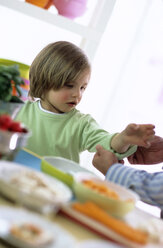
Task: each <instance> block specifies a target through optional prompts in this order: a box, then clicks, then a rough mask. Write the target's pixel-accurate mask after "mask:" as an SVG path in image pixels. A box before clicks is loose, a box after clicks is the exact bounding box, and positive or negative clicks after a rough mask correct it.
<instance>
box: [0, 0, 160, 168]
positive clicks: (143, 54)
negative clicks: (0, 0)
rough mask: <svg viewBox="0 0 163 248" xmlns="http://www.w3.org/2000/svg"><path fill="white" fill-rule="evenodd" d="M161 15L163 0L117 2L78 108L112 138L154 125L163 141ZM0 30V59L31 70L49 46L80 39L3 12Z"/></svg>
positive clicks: (86, 158)
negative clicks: (128, 127)
mask: <svg viewBox="0 0 163 248" xmlns="http://www.w3.org/2000/svg"><path fill="white" fill-rule="evenodd" d="M93 1H94V0H89V6H88V12H87V13H86V17H83V21H84V22H85V20H88V19H89V16H88V14H89V11H90V12H91V11H92V9H93V8H94V4H95V2H93ZM91 8H92V9H91ZM52 11H54V9H53V10H52ZM54 12H55V11H54ZM162 13H163V1H162V0H136V1H135V0H123V1H121V0H117V3H116V6H115V8H114V11H113V14H112V17H111V19H110V21H109V23H108V26H107V28H106V32H105V33H104V35H103V38H102V41H101V44H100V46H99V48H98V50H97V53H96V56H95V58H94V61H93V63H92V78H91V82H90V85H89V87H88V89H87V91H86V93H85V96H84V97H83V101H82V102H81V104H80V105H79V109H80V110H81V111H82V112H84V113H90V114H92V116H93V117H94V118H95V119H96V120H97V121H98V122H99V123H100V124H101V125H102V127H103V128H105V129H107V130H108V131H110V132H115V131H116V132H117V131H120V130H122V129H123V128H124V127H125V126H126V125H127V124H128V123H130V122H136V123H153V124H155V125H156V134H157V135H160V136H163V116H162V113H163V96H162V99H161V100H160V94H161V91H162V92H163V73H162V69H163V46H162V44H163V33H162V27H163V15H162ZM84 18H85V19H84ZM77 21H79V22H81V21H82V18H81V19H80V18H79V20H77ZM0 27H1V37H0V44H1V46H0V57H1V58H8V59H13V60H16V61H20V62H23V63H27V64H31V62H32V60H33V59H34V57H35V56H36V54H37V53H38V52H39V51H40V50H41V49H42V48H43V47H44V46H45V45H46V44H47V43H49V42H53V41H56V40H61V39H62V40H68V41H71V42H74V43H76V44H79V42H80V37H79V36H77V35H73V34H72V33H70V32H68V31H64V30H61V29H59V28H57V27H54V26H52V25H50V24H47V23H44V22H41V21H38V20H36V19H34V18H31V17H28V16H25V15H23V14H21V13H18V12H16V11H13V10H10V9H7V8H5V7H2V6H0ZM162 94H163V93H162ZM91 158H92V155H91V156H90V155H88V153H87V152H85V153H84V155H82V157H81V159H82V160H81V163H82V165H83V166H85V167H89V168H91Z"/></svg>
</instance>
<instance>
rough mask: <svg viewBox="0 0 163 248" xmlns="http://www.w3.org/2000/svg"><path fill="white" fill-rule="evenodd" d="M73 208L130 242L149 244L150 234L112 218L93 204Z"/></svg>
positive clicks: (75, 204) (78, 205) (86, 203)
mask: <svg viewBox="0 0 163 248" xmlns="http://www.w3.org/2000/svg"><path fill="white" fill-rule="evenodd" d="M72 208H74V209H75V210H77V211H79V212H81V213H83V214H85V215H87V216H89V217H91V218H93V219H94V220H96V221H99V222H100V223H102V224H103V225H105V226H107V227H109V228H110V229H112V230H114V231H115V232H117V233H118V234H120V235H121V236H123V237H125V238H126V239H128V240H131V241H133V242H135V243H138V244H142V245H145V244H146V243H147V242H148V234H147V233H146V232H143V231H141V230H138V229H135V228H133V227H131V226H129V225H128V224H126V223H125V222H123V221H121V220H118V219H116V218H114V217H112V216H110V215H109V214H107V213H106V212H105V211H104V210H103V209H101V208H100V207H98V206H97V205H96V204H94V203H93V202H85V203H79V202H75V203H73V204H72Z"/></svg>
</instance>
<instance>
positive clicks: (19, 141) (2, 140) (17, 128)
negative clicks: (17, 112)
mask: <svg viewBox="0 0 163 248" xmlns="http://www.w3.org/2000/svg"><path fill="white" fill-rule="evenodd" d="M30 136H31V132H30V131H29V130H28V129H27V128H26V127H25V126H24V125H23V124H22V123H20V122H16V121H14V120H12V118H11V117H10V115H8V114H2V115H0V159H7V160H13V159H14V157H15V156H16V154H17V152H18V151H19V149H21V148H23V147H24V146H25V145H26V144H27V141H28V138H29V137H30Z"/></svg>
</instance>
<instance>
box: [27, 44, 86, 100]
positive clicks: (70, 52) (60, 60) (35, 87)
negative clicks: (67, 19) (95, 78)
mask: <svg viewBox="0 0 163 248" xmlns="http://www.w3.org/2000/svg"><path fill="white" fill-rule="evenodd" d="M87 69H88V70H90V69H91V67H90V63H89V60H88V58H87V56H86V55H85V54H84V52H83V51H82V50H81V49H80V48H79V47H77V46H76V45H74V44H72V43H70V42H67V41H58V42H54V43H51V44H49V45H47V46H46V47H45V48H43V49H42V50H41V51H40V53H39V54H38V55H37V56H36V58H35V59H34V61H33V62H32V64H31V67H30V72H29V80H30V90H29V95H30V96H31V97H32V98H43V96H44V95H45V94H46V92H47V91H49V90H50V89H54V90H59V89H60V88H62V87H63V86H64V85H65V83H67V82H71V81H75V80H76V79H77V78H78V76H79V75H80V74H81V73H82V72H83V71H84V70H87Z"/></svg>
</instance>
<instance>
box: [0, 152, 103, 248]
mask: <svg viewBox="0 0 163 248" xmlns="http://www.w3.org/2000/svg"><path fill="white" fill-rule="evenodd" d="M13 162H16V163H19V164H22V165H25V166H28V167H30V168H32V169H35V170H38V171H40V170H41V157H39V156H38V155H36V154H34V153H32V152H29V151H28V150H26V149H24V150H21V151H20V152H19V153H18V154H17V156H16V157H15V159H14V161H13ZM0 205H6V206H9V205H12V206H13V205H14V204H13V203H11V202H9V201H8V200H6V199H4V198H2V197H1V196H0ZM44 218H49V219H50V220H51V221H54V222H55V223H56V224H58V225H59V226H60V227H61V228H63V229H65V230H66V231H67V232H69V233H70V234H71V235H72V236H73V237H74V239H75V241H76V244H80V243H81V242H82V241H86V240H90V239H91V240H92V239H93V240H96V241H100V240H104V238H102V237H101V236H100V235H98V234H96V233H94V232H92V231H90V230H89V229H87V228H85V227H84V226H82V225H79V224H77V223H75V222H73V221H72V220H71V219H68V218H67V217H65V216H63V215H62V213H59V214H57V215H53V216H45V217H44ZM1 247H2V248H9V247H10V246H8V245H6V244H2V243H1V241H0V248H1ZM74 248H76V247H74Z"/></svg>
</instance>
